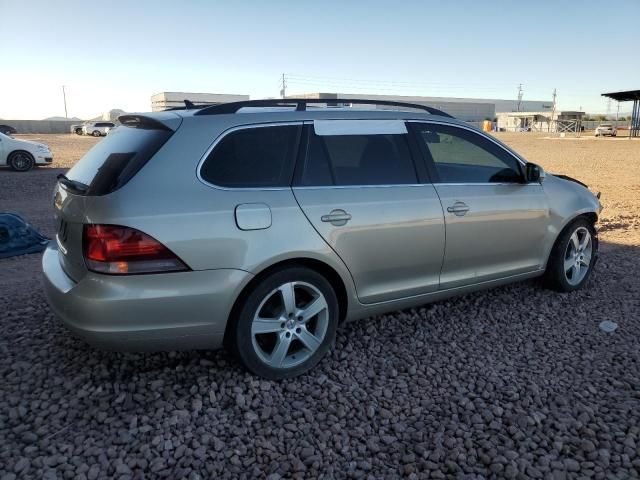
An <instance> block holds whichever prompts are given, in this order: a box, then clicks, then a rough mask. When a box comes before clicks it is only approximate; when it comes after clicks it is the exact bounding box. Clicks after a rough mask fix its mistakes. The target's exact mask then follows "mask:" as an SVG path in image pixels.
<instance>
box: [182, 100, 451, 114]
mask: <svg viewBox="0 0 640 480" xmlns="http://www.w3.org/2000/svg"><path fill="white" fill-rule="evenodd" d="M313 103H327V104H328V103H355V104H358V105H386V106H390V107H403V108H413V109H416V110H425V111H427V112H429V113H430V114H432V115H440V116H441V117H448V118H453V116H451V115H449V114H448V113H445V112H443V111H442V110H438V109H437V108H433V107H428V106H426V105H420V104H418V103H407V102H394V101H392V100H367V99H363V98H276V99H267V100H244V101H241V102H229V103H221V104H219V105H211V106H209V107H204V108H201V109H200V110H198V111H197V112H196V113H195V114H194V115H222V114H225V113H237V112H238V110H240V109H241V108H245V107H294V106H295V107H296V111H297V112H304V111H305V110H306V109H307V105H308V104H313Z"/></svg>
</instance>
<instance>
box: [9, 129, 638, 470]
mask: <svg viewBox="0 0 640 480" xmlns="http://www.w3.org/2000/svg"><path fill="white" fill-rule="evenodd" d="M25 137H28V138H30V139H33V138H38V139H39V140H40V141H43V142H45V143H48V144H49V145H50V146H51V147H52V149H53V152H54V155H55V161H56V164H55V165H54V166H53V167H51V168H40V169H37V170H35V171H33V172H29V173H27V174H15V173H13V172H10V171H8V170H0V211H13V212H17V213H20V214H22V215H24V216H25V217H26V218H27V219H28V220H29V221H31V222H32V223H33V224H34V225H35V226H36V227H38V228H39V229H41V230H42V231H43V233H45V234H48V235H52V234H53V231H52V225H51V190H52V187H53V184H54V182H55V175H56V174H57V173H58V172H60V171H63V170H59V169H57V168H55V167H68V166H70V165H72V164H73V163H74V162H75V161H76V159H77V158H79V157H80V155H81V154H82V152H83V151H85V150H86V149H87V148H88V147H89V146H90V145H92V144H93V143H95V141H96V140H95V139H93V138H88V137H77V136H75V135H52V136H45V135H40V136H36V135H32V136H25ZM498 137H499V138H500V139H502V140H503V141H505V142H506V143H508V144H509V145H511V146H512V147H514V148H515V149H516V150H517V151H518V152H520V153H521V154H523V155H524V156H525V157H526V158H528V159H529V160H530V161H533V162H536V163H539V164H541V165H542V166H543V167H544V168H545V169H546V170H547V171H549V172H555V173H563V174H567V175H570V176H574V177H576V178H578V179H580V180H582V181H583V182H585V183H587V184H588V185H589V186H590V187H591V188H592V189H593V190H594V191H601V192H602V203H603V204H604V206H605V210H604V211H603V213H602V217H601V221H600V230H601V236H600V239H601V252H602V254H601V259H600V261H599V263H598V265H597V268H596V270H595V272H594V275H593V276H592V277H591V279H590V281H589V283H588V285H587V286H586V288H585V289H583V290H581V291H579V292H574V293H571V294H557V293H552V292H549V291H547V290H545V289H543V288H542V287H541V286H540V285H539V283H538V282H536V281H530V282H524V283H521V284H516V285H511V286H507V287H503V288H497V289H493V290H490V291H487V292H479V293H476V294H472V295H466V296H464V297H458V298H454V299H451V300H448V301H443V302H437V303H435V304H431V305H426V306H424V307H422V308H416V309H411V310H405V311H402V312H393V313H391V314H388V315H383V316H380V317H375V318H370V319H367V320H364V321H361V322H355V323H352V324H348V325H345V326H343V327H342V328H341V329H340V331H339V335H338V339H337V342H336V347H335V349H334V350H333V351H332V353H331V354H330V355H329V357H328V358H327V359H326V360H324V361H323V362H322V363H321V364H320V365H319V367H318V368H316V369H315V370H314V371H312V372H310V373H308V374H306V375H304V376H302V377H300V378H298V379H295V380H291V381H283V382H266V381H261V380H258V379H256V378H254V377H252V376H251V375H249V374H247V373H245V372H243V371H242V370H241V369H240V368H239V367H238V366H237V364H236V363H235V362H234V360H233V359H232V358H231V357H230V356H229V355H228V354H227V353H225V352H169V353H157V354H117V353H108V352H99V351H96V350H94V349H93V348H91V347H89V346H87V345H86V344H84V343H83V342H82V341H80V340H77V339H75V338H74V337H73V336H72V335H70V334H69V333H68V332H67V331H66V330H65V329H64V328H63V327H62V326H60V324H59V322H58V321H56V319H55V318H54V317H53V316H52V314H51V312H50V310H49V309H48V307H47V305H46V302H45V301H44V298H43V296H42V293H41V290H40V285H39V281H40V280H39V278H40V272H39V258H38V256H37V255H30V256H25V257H20V258H13V259H7V260H0V292H2V293H1V294H0V478H1V479H3V480H4V479H7V480H9V479H15V478H38V479H40V478H78V479H84V478H89V479H96V478H113V477H118V478H123V479H125V478H126V479H130V478H156V477H164V478H176V479H180V478H188V479H190V480H195V479H200V478H202V479H205V478H255V477H257V478H265V477H267V478H269V479H276V478H281V477H285V478H290V477H295V478H316V477H324V478H397V477H401V476H405V477H408V478H469V479H471V478H554V479H562V478H620V479H624V478H637V477H638V476H640V278H639V276H638V274H637V271H638V268H639V267H640V141H636V140H633V141H630V140H628V139H611V138H604V139H594V138H584V137H583V138H582V139H571V138H565V139H555V138H554V139H546V138H543V135H536V134H531V133H509V134H507V133H503V134H498ZM603 320H612V321H615V322H617V323H618V325H619V327H618V329H617V330H616V331H615V332H613V333H604V332H602V331H600V330H599V328H598V325H599V323H600V322H601V321H603Z"/></svg>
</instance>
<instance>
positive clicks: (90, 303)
mask: <svg viewBox="0 0 640 480" xmlns="http://www.w3.org/2000/svg"><path fill="white" fill-rule="evenodd" d="M42 269H43V272H44V289H45V294H46V297H47V300H48V302H49V305H50V306H51V308H52V310H53V311H54V313H55V314H56V315H57V316H58V317H59V318H60V319H61V320H62V322H63V323H64V324H65V325H66V326H67V327H68V328H69V329H70V330H71V331H73V332H74V333H75V334H76V335H77V336H79V337H81V338H83V339H85V340H86V341H87V342H89V343H91V344H93V345H95V346H98V347H100V348H105V349H109V350H118V351H159V350H184V349H193V348H205V349H214V348H219V347H221V346H222V341H223V337H224V331H225V327H226V324H227V318H228V316H229V312H230V311H231V308H232V306H233V302H234V300H235V298H236V297H237V295H238V293H239V292H240V290H241V289H242V287H243V286H244V285H246V283H247V282H248V281H249V280H250V278H251V276H252V275H251V274H250V273H248V272H245V271H242V270H232V269H220V270H203V271H194V272H178V273H165V274H157V275H153V274H152V275H132V276H114V275H100V274H96V273H92V272H89V273H87V274H86V275H85V276H84V277H83V278H82V279H81V280H80V281H79V282H77V283H76V282H74V281H73V280H72V279H71V278H70V277H69V276H68V275H67V274H66V273H65V272H64V270H63V269H62V266H61V265H60V261H59V258H58V247H57V246H56V244H55V242H51V243H50V244H49V246H48V247H47V249H46V250H45V252H44V255H43V257H42Z"/></svg>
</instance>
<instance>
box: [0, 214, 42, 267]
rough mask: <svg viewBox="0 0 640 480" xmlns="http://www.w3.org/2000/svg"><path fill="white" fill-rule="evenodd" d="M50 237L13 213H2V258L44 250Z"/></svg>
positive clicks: (0, 237)
mask: <svg viewBox="0 0 640 480" xmlns="http://www.w3.org/2000/svg"><path fill="white" fill-rule="evenodd" d="M47 243H49V239H48V238H47V237H45V236H44V235H41V234H40V233H39V232H38V231H37V230H36V229H35V228H33V227H32V226H31V225H29V224H28V223H27V222H25V221H24V219H23V218H22V217H20V216H19V215H15V214H13V213H0V258H7V257H13V256H16V255H24V254H26V253H38V252H42V251H43V250H44V249H45V248H46V247H47Z"/></svg>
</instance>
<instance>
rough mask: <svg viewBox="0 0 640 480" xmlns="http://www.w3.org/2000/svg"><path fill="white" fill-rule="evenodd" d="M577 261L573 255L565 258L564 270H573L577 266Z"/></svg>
mask: <svg viewBox="0 0 640 480" xmlns="http://www.w3.org/2000/svg"><path fill="white" fill-rule="evenodd" d="M575 264H576V262H575V260H574V259H573V256H571V257H570V258H565V259H564V271H565V272H568V271H569V270H571V269H572V268H573V267H574V266H575Z"/></svg>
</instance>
